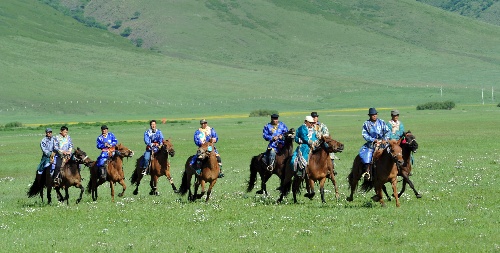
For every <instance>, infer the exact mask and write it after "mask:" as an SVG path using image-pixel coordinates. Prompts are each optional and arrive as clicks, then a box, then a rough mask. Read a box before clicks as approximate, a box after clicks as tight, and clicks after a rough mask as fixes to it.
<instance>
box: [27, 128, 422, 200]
mask: <svg viewBox="0 0 500 253" xmlns="http://www.w3.org/2000/svg"><path fill="white" fill-rule="evenodd" d="M284 137H285V145H284V146H283V147H282V148H281V150H280V151H279V152H278V153H277V154H276V158H275V163H274V167H273V168H272V169H268V166H267V164H266V163H265V161H264V159H265V157H264V154H263V153H261V154H259V155H257V156H254V157H252V159H251V161H250V179H249V180H248V181H247V189H246V191H247V192H251V191H252V190H253V189H254V187H255V184H256V182H257V175H259V176H260V181H261V189H260V190H259V191H257V192H256V193H257V194H264V195H267V194H268V190H267V186H266V183H267V181H268V180H269V179H270V178H271V176H272V175H277V176H278V177H279V179H280V186H279V187H278V188H277V190H279V191H280V197H279V199H278V200H277V202H278V203H279V202H282V201H283V198H284V197H285V196H287V195H288V193H289V192H290V191H292V193H293V200H294V202H295V203H297V194H300V191H301V188H303V186H304V185H305V188H306V193H305V194H304V197H306V198H309V199H313V197H314V196H315V194H316V193H315V183H318V184H319V192H320V195H321V201H322V202H323V203H325V202H326V201H325V188H324V185H325V182H326V181H327V179H330V181H332V183H333V186H334V189H335V198H336V199H337V200H338V199H339V192H338V187H337V181H336V179H335V173H334V166H335V164H334V163H332V162H331V160H330V155H329V154H330V153H332V152H333V153H337V152H342V151H343V150H344V145H343V144H342V143H340V142H338V141H336V140H334V139H332V138H330V137H329V136H323V137H322V138H320V140H319V143H318V145H317V148H315V149H313V150H312V151H311V154H310V156H309V162H308V164H307V166H306V168H305V170H304V172H303V173H300V174H299V173H297V171H294V170H293V169H292V166H291V162H290V160H291V157H292V154H293V142H294V138H295V130H294V129H293V128H292V129H290V130H289V131H288V132H287V133H286V134H285V135H284ZM417 149H418V143H417V141H416V139H415V136H414V135H413V134H412V133H411V132H410V131H408V132H405V133H404V135H403V137H402V138H401V139H400V140H391V141H389V142H388V143H387V145H386V147H385V148H381V149H379V150H376V151H375V153H374V159H373V165H372V166H373V170H372V175H371V177H370V178H366V177H363V175H364V173H365V171H364V169H363V168H364V166H363V163H362V161H361V158H360V157H359V155H358V156H356V157H355V158H354V161H353V165H352V169H351V172H350V174H349V176H348V177H347V179H348V181H349V187H350V190H351V192H350V195H349V196H348V197H347V199H346V200H347V201H353V195H354V193H355V191H356V189H357V188H358V182H359V181H360V179H362V178H363V182H362V184H361V189H362V190H363V191H365V192H368V191H370V190H371V189H375V195H374V196H373V197H372V200H373V201H376V202H377V201H378V202H380V204H381V205H382V206H385V202H384V200H383V197H384V196H383V193H385V196H386V198H387V199H388V200H389V201H390V200H391V198H390V196H389V194H388V193H387V190H386V188H385V184H386V183H391V186H392V190H393V192H394V194H393V196H394V198H395V199H396V206H398V207H399V206H400V202H399V197H401V195H402V194H403V193H404V191H405V188H406V184H408V185H409V186H410V187H411V188H412V189H413V191H414V193H415V196H416V197H417V198H420V197H421V195H420V194H419V193H418V192H417V190H415V187H414V185H413V183H412V181H411V180H410V175H411V170H412V153H414V152H416V151H417ZM133 155H134V152H133V151H132V150H130V149H129V148H127V147H125V146H124V145H123V144H121V143H120V144H118V145H117V146H116V147H115V150H114V152H113V154H112V156H111V157H110V159H108V161H107V175H106V177H105V178H102V177H100V176H99V173H98V172H99V171H98V167H97V166H96V162H95V161H92V160H91V159H90V158H89V157H88V156H87V155H86V153H85V152H84V151H83V150H81V149H80V148H77V149H76V150H75V151H74V152H73V153H72V154H71V156H69V157H66V158H65V159H64V161H65V162H64V164H63V165H62V166H61V170H60V176H61V179H62V180H61V181H60V182H57V183H56V182H54V181H53V179H52V176H51V174H50V169H49V168H46V169H45V170H44V171H43V173H42V174H38V173H37V175H36V178H35V180H34V182H33V184H32V185H31V187H30V188H29V190H28V192H27V195H28V197H34V196H37V195H40V197H41V199H42V202H43V198H44V189H46V191H47V202H48V204H50V203H51V201H52V198H51V191H52V188H54V189H55V190H56V193H57V199H58V200H59V201H60V202H64V201H65V202H66V203H67V204H69V194H68V188H70V187H72V186H74V187H76V188H79V189H81V192H80V195H79V197H78V199H77V200H76V203H77V204H78V203H79V202H80V201H81V199H82V195H83V192H84V187H83V186H82V183H81V181H82V177H81V174H80V165H82V164H83V165H85V166H87V167H89V169H90V180H89V182H88V185H87V192H88V193H90V194H91V195H92V200H93V201H96V200H97V198H98V194H97V192H98V191H97V189H98V187H99V186H100V185H102V184H104V183H106V182H109V186H110V188H111V199H112V201H114V195H115V190H114V186H115V184H116V183H119V184H120V185H121V186H122V188H123V190H122V192H121V193H119V194H118V196H120V197H122V196H123V195H124V193H125V190H126V189H127V186H126V184H125V175H124V170H123V159H124V158H130V157H132V156H133ZM174 155H175V151H174V147H173V144H172V142H171V140H170V139H167V140H164V141H163V143H162V145H161V147H160V148H159V150H158V151H157V152H155V153H154V154H153V155H152V157H151V164H150V167H149V176H150V177H151V179H150V187H151V190H150V192H149V194H150V195H159V192H158V189H157V188H158V186H157V184H158V179H159V178H160V177H162V176H165V177H166V178H167V179H168V180H169V182H170V185H171V187H172V190H173V191H174V192H175V193H179V194H181V195H185V194H186V193H188V200H190V201H195V200H197V199H201V198H202V197H203V196H204V195H205V194H206V198H205V201H208V200H209V199H210V194H211V192H212V189H213V187H214V185H215V184H216V182H217V179H218V175H219V172H220V167H219V163H218V162H217V157H216V153H215V147H214V144H213V143H211V142H207V143H204V144H203V145H202V146H200V147H199V148H198V150H197V153H196V155H195V156H197V159H198V160H199V161H201V172H200V173H196V171H195V170H194V169H193V168H192V167H191V166H190V165H189V164H190V161H191V159H192V158H193V156H190V157H189V158H188V159H187V160H186V163H185V168H184V172H183V174H182V181H181V185H180V187H179V189H177V187H176V186H175V184H174V182H173V179H172V176H171V174H170V162H169V157H173V156H174ZM142 159H143V156H141V157H139V158H137V161H136V164H135V170H134V172H133V173H132V176H131V177H130V182H131V184H132V185H135V186H136V188H135V190H134V191H133V194H134V195H137V194H138V193H139V185H140V183H141V180H142V178H143V176H144V175H143V173H142V169H141V168H140V164H141V161H142ZM193 176H194V177H195V180H194V191H191V183H192V179H193ZM398 176H401V177H402V181H403V186H402V189H401V191H400V192H399V193H397V188H396V185H397V182H398V181H397V179H398ZM205 183H208V184H209V186H208V190H207V191H205ZM200 185H201V192H200V193H197V192H198V188H199V187H200ZM61 189H64V190H65V196H62V194H61V192H60V190H61ZM396 193H397V194H396Z"/></svg>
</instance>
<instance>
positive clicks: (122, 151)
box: [115, 143, 134, 157]
mask: <svg viewBox="0 0 500 253" xmlns="http://www.w3.org/2000/svg"><path fill="white" fill-rule="evenodd" d="M115 155H117V156H120V157H132V156H133V155H134V151H132V150H130V149H129V148H127V147H125V146H123V144H121V143H118V145H116V149H115Z"/></svg>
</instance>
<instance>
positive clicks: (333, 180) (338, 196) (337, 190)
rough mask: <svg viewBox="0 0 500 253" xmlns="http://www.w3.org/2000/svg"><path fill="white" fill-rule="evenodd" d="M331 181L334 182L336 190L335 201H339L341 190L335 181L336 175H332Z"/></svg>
mask: <svg viewBox="0 0 500 253" xmlns="http://www.w3.org/2000/svg"><path fill="white" fill-rule="evenodd" d="M330 180H332V183H333V188H334V189H335V199H336V200H337V201H338V200H339V198H340V195H339V189H338V188H337V180H335V175H334V173H330Z"/></svg>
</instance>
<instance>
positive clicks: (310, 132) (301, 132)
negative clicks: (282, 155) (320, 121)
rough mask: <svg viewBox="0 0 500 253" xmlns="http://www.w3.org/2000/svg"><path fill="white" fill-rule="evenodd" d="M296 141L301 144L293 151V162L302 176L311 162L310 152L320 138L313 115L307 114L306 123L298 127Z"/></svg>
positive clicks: (298, 174) (293, 166)
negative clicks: (315, 128)
mask: <svg viewBox="0 0 500 253" xmlns="http://www.w3.org/2000/svg"><path fill="white" fill-rule="evenodd" d="M295 142H296V143H298V144H299V146H298V147H297V148H296V149H295V152H294V153H293V156H292V160H291V164H292V168H293V170H294V171H296V172H297V176H299V177H301V176H302V170H303V169H305V168H306V166H307V164H308V163H309V152H310V151H311V149H314V148H315V147H316V146H317V145H318V138H317V136H316V131H315V130H314V119H313V118H312V117H311V116H306V118H305V119H304V124H303V125H302V126H300V127H299V128H298V129H297V132H296V133H295Z"/></svg>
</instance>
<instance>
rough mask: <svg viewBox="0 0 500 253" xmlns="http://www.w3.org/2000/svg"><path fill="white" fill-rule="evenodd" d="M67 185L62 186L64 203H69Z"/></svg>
mask: <svg viewBox="0 0 500 253" xmlns="http://www.w3.org/2000/svg"><path fill="white" fill-rule="evenodd" d="M68 188H69V186H66V187H65V188H64V194H65V196H64V200H66V205H69V190H68Z"/></svg>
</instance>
